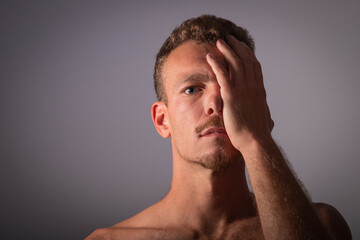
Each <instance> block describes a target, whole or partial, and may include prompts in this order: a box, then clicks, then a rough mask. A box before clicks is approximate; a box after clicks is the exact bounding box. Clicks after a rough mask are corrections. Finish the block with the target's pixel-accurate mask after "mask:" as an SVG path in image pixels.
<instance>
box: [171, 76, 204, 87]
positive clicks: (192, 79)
mask: <svg viewBox="0 0 360 240" xmlns="http://www.w3.org/2000/svg"><path fill="white" fill-rule="evenodd" d="M209 80H210V78H209V76H207V75H205V74H201V73H194V74H186V75H184V76H182V77H181V78H180V79H179V80H178V82H177V83H176V84H175V88H174V90H176V89H178V88H179V87H180V86H181V85H183V84H184V83H187V82H191V83H195V82H208V81H209Z"/></svg>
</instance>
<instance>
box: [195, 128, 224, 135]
mask: <svg viewBox="0 0 360 240" xmlns="http://www.w3.org/2000/svg"><path fill="white" fill-rule="evenodd" d="M211 133H223V134H227V133H226V130H225V128H218V127H211V128H208V129H205V130H204V131H203V132H202V133H201V135H200V136H205V135H209V134H211Z"/></svg>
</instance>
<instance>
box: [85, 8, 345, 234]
mask: <svg viewBox="0 0 360 240" xmlns="http://www.w3.org/2000/svg"><path fill="white" fill-rule="evenodd" d="M154 79H155V89H156V93H157V97H158V100H159V101H157V102H155V103H154V104H153V106H152V118H153V121H154V125H155V128H156V129H157V131H158V132H159V134H160V135H161V136H162V137H164V138H168V137H171V143H172V151H173V180H172V185H171V190H170V191H169V193H168V194H167V195H166V197H165V198H163V199H162V200H161V201H159V202H158V203H156V204H154V205H152V206H150V207H149V208H147V209H145V210H144V211H142V212H140V213H139V214H137V215H135V216H133V217H131V218H129V219H127V220H125V221H123V222H120V223H118V224H116V225H114V226H112V227H109V228H104V229H98V230H96V231H95V232H93V233H92V234H91V235H90V236H89V237H88V238H87V240H95V239H124V240H133V239H136V240H138V239H144V240H150V239H171V240H172V239H174V240H175V239H267V240H268V239H274V240H280V239H286V240H289V239H290V240H291V239H299V240H300V239H301V240H305V239H339V240H340V239H341V240H346V239H351V233H350V229H349V227H348V226H347V224H346V222H345V220H344V218H343V217H342V216H341V214H340V213H339V212H338V211H337V210H336V209H335V208H334V207H331V206H329V205H327V204H323V203H312V202H311V200H310V199H309V197H308V196H307V195H306V193H305V192H304V190H303V189H302V187H301V185H300V184H299V182H298V181H297V179H296V177H295V176H294V174H293V173H292V171H291V169H290V168H289V166H288V165H287V163H286V160H285V159H284V157H283V155H282V153H281V151H280V149H279V147H278V146H277V144H276V143H275V141H274V140H273V138H272V136H271V131H272V128H273V126H274V123H273V121H272V119H271V116H270V111H269V108H268V105H267V103H266V95H265V89H264V84H263V79H262V73H261V66H260V63H259V62H258V61H257V59H256V57H255V55H254V42H253V40H252V38H251V37H250V36H249V35H248V33H247V31H246V30H244V29H243V28H240V27H238V26H236V25H234V24H233V23H232V22H230V21H228V20H225V19H221V18H216V17H214V16H208V15H203V16H200V17H199V18H195V19H189V20H187V21H185V22H184V23H182V25H181V26H180V27H178V28H176V29H175V30H174V31H173V32H172V34H171V35H170V37H169V38H168V39H167V40H166V42H165V43H164V45H163V46H162V48H161V49H160V52H159V53H158V55H157V59H156V66H155V73H154ZM245 165H246V167H247V169H248V173H249V178H250V183H251V186H252V189H253V193H252V192H250V191H249V189H248V186H247V182H246V178H245Z"/></svg>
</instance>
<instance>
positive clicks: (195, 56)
mask: <svg viewBox="0 0 360 240" xmlns="http://www.w3.org/2000/svg"><path fill="white" fill-rule="evenodd" d="M207 53H212V54H214V55H215V56H217V57H218V58H219V59H222V61H225V60H223V56H222V54H221V53H220V51H219V50H218V49H217V48H216V46H215V44H210V43H196V42H195V41H193V40H190V41H187V42H185V43H183V44H181V45H180V46H178V47H177V48H175V49H174V50H173V51H172V52H171V53H170V54H169V56H168V58H167V60H166V61H165V64H164V67H163V72H162V78H163V81H164V82H163V84H164V86H165V91H166V92H167V93H168V91H169V89H171V87H172V86H174V84H175V83H176V82H177V81H179V80H180V79H182V78H183V77H184V76H186V75H191V74H199V75H204V76H208V77H209V78H210V77H212V76H213V72H212V70H211V68H210V65H209V64H208V63H207V61H206V54H207Z"/></svg>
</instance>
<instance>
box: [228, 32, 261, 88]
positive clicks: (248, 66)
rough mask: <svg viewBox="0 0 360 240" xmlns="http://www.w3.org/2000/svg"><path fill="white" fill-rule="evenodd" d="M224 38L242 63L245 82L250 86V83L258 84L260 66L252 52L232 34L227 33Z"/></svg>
mask: <svg viewBox="0 0 360 240" xmlns="http://www.w3.org/2000/svg"><path fill="white" fill-rule="evenodd" d="M226 38H227V40H228V42H229V44H230V47H231V48H232V49H233V51H234V52H235V53H236V55H237V56H238V58H240V59H241V61H242V63H243V67H244V72H245V79H246V82H247V84H250V86H251V84H252V85H254V84H259V80H262V75H261V66H260V63H259V62H258V61H257V59H256V57H255V54H254V52H253V51H252V50H251V49H250V48H249V47H248V46H247V45H246V44H245V43H244V42H240V41H239V40H237V39H236V38H235V37H233V36H232V35H228V36H227V37H226ZM259 71H260V72H259Z"/></svg>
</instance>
